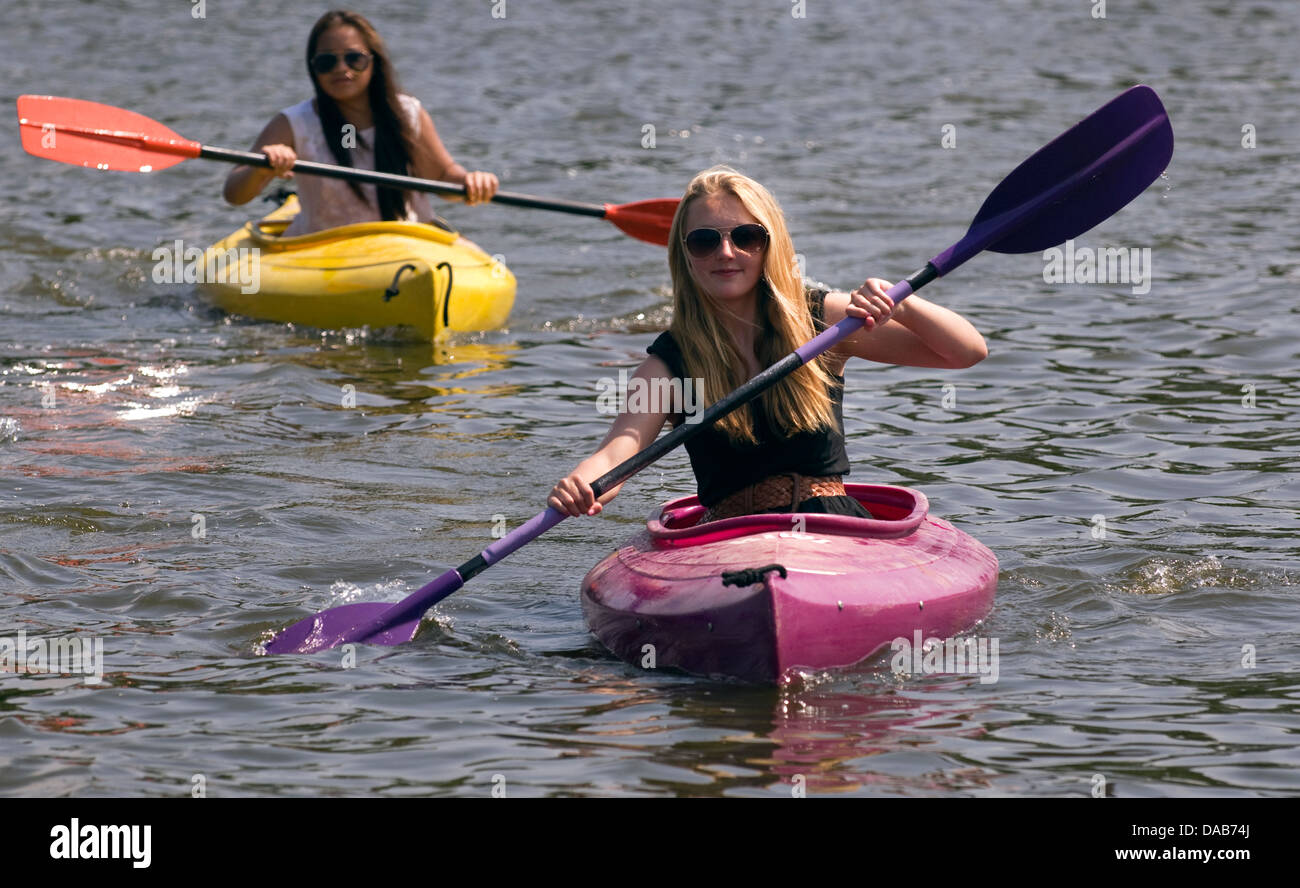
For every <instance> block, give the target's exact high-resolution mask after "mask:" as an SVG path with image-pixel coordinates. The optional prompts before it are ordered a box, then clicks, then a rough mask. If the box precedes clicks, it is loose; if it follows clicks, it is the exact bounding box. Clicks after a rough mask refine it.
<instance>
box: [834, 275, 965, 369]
mask: <svg viewBox="0 0 1300 888" xmlns="http://www.w3.org/2000/svg"><path fill="white" fill-rule="evenodd" d="M889 287H890V284H889V282H888V281H882V280H880V279H879V278H869V279H868V280H867V282H866V283H865V284H863V285H862V286H861V287H859V288H858V289H857V290H854V291H853V292H852V293H830V294H828V295H827V296H826V322H827V323H828V324H834V323H838V322H839V321H842V320H843V319H844V318H845V317H846V316H848V315H852V316H854V317H865V318H867V319H868V321H867V325H866V326H865V327H863V328H862V329H861V330H859V331H858V332H856V333H854V334H853V335H852V336H850V337H848V338H847V339H845V340H843V341H842V342H840V343H839V345H837V346H836V347H835V353H836V354H837V355H839V356H841V357H842V358H846V359H847V358H850V357H854V358H864V359H866V360H868V361H877V362H880V363H882V364H901V365H903V366H908V367H942V368H946V369H959V368H962V367H970V366H972V365H974V364H978V363H979V362H980V361H982V360H984V358H986V357H988V353H989V351H988V346H987V345H986V344H985V342H984V337H983V336H981V335H980V332H979V331H978V330H976V329H975V328H974V327H973V326H972V325H971V323H970V322H969V321H967V320H966V319H965V318H963V317H962V316H961V315H959V314H957V313H956V312H955V311H950V310H949V309H946V308H944V307H942V306H940V305H935V304H934V303H933V302H929V301H928V300H925V299H922V298H921V297H920V296H909V297H907V299H906V300H904V301H903V302H900V303H899V304H898V305H896V306H895V305H891V303H890V301H889V297H887V296H885V290H886V289H888V288H889Z"/></svg>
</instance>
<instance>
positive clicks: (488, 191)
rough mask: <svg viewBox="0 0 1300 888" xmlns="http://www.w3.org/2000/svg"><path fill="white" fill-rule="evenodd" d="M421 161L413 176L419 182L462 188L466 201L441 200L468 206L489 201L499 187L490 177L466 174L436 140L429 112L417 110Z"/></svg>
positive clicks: (495, 178) (416, 165)
mask: <svg viewBox="0 0 1300 888" xmlns="http://www.w3.org/2000/svg"><path fill="white" fill-rule="evenodd" d="M419 141H420V148H421V151H420V157H418V158H417V159H416V161H415V164H414V167H415V168H414V169H413V170H412V172H413V173H414V174H415V175H416V176H418V177H419V178H421V179H434V180H437V181H440V182H452V183H454V184H456V185H464V186H465V190H466V191H467V192H468V194H467V196H466V197H465V198H461V197H459V196H457V195H454V194H453V195H442V198H443V200H464V201H465V202H466V203H469V204H476V203H483V202H484V201H488V200H491V199H492V195H494V194H496V191H497V187H498V185H499V184H500V183H498V181H497V177H496V176H494V175H493V174H492V173H484V172H478V171H475V172H472V173H471V172H468V171H467V170H466V169H465V168H464V167H463V166H461V165H460V164H458V163H456V161H455V160H453V159H452V157H451V152H450V151H448V150H447V146H446V145H443V144H442V139H441V138H439V137H438V130H437V128H436V127H434V125H433V118H432V117H430V116H429V112H428V111H426V110H424V109H423V108H421V109H420V135H419Z"/></svg>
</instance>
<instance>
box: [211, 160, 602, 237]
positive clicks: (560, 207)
mask: <svg viewBox="0 0 1300 888" xmlns="http://www.w3.org/2000/svg"><path fill="white" fill-rule="evenodd" d="M199 157H202V158H206V159H207V160H223V161H225V162H227V163H242V164H247V165H248V166H259V167H267V168H269V167H270V166H271V161H270V160H269V159H268V158H267V156H266V155H265V154H258V153H256V152H254V151H235V150H233V149H230V148H213V147H211V146H208V145H203V146H202V147H201V148H200V149H199ZM293 170H294V172H298V173H307V174H309V175H312V176H325V177H327V178H330V179H351V180H352V181H354V182H366V183H368V184H371V185H384V186H387V187H389V188H403V189H406V190H408V191H427V192H429V193H430V194H458V195H461V196H464V194H465V186H463V185H453V184H452V183H450V182H436V181H434V180H432V179H417V178H416V177H414V176H399V175H397V174H396V173H380V172H376V171H375V170H362V169H357V168H356V167H345V166H336V165H335V164H332V163H316V162H315V161H311V160H298V161H294V164H293ZM492 200H493V201H495V202H496V203H503V204H510V205H511V206H514V207H532V208H534V209H539V210H556V211H558V212H561V213H573V214H574V215H577V216H595V217H596V218H598V219H603V218H605V207H603V206H602V205H600V204H589V203H582V202H580V201H576V200H543V199H542V198H540V197H533V196H532V195H528V194H515V193H513V192H509V191H498V192H497V193H496V194H494V195H492Z"/></svg>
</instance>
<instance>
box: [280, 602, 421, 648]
mask: <svg viewBox="0 0 1300 888" xmlns="http://www.w3.org/2000/svg"><path fill="white" fill-rule="evenodd" d="M395 606H396V605H395V603H393V602H388V603H382V604H376V603H373V602H362V603H359V604H344V605H341V606H339V607H332V608H330V609H329V610H326V611H321V612H320V613H318V614H315V615H313V616H310V617H308V618H307V619H305V620H299V621H298V622H297V623H294V624H293V625H292V626H290V627H288V628H287V629H284V630H283V631H281V632H280V633H278V634H277V635H276V636H275V638H273V639H271V640H270V641H268V642H267V643H266V652H267V653H268V654H311V653H315V652H316V651H323V650H325V649H326V648H332V647H334V646H335V645H337V644H340V643H341V642H344V641H348V640H353V641H359V640H361V639H359V638H356V637H354V636H355V634H356V633H357V631H358V630H360V629H362V628H363V627H365V626H368V625H370V624H372V623H374V622H376V621H377V620H380V619H382V618H383V616H384V614H386V613H388V612H389V611H391V610H392V609H393V608H394V607H395ZM419 625H420V617H419V616H418V615H417V616H416V617H415V619H413V620H407V621H405V622H403V623H399V624H396V625H393V626H389V627H387V630H386V631H385V632H383V633H382V634H380V635H376V636H373V637H370V638H366V639H365V641H366V643H367V644H388V645H393V644H402V643H403V642H407V641H410V640H411V639H412V638H414V637H415V630H416V628H418V627H419Z"/></svg>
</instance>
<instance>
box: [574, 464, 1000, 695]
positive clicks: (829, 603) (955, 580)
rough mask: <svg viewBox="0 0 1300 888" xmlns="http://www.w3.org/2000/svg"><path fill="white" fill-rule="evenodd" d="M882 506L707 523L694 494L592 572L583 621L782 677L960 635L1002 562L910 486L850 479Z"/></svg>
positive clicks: (685, 657) (722, 666)
mask: <svg viewBox="0 0 1300 888" xmlns="http://www.w3.org/2000/svg"><path fill="white" fill-rule="evenodd" d="M845 487H846V489H847V491H848V494H849V496H852V497H854V498H856V499H857V500H858V501H859V502H861V503H862V504H863V505H864V506H866V508H867V510H868V511H870V512H871V514H872V515H873V516H874V518H873V519H866V518H850V517H845V516H841V515H817V514H799V515H791V514H779V513H772V514H763V515H747V516H745V517H743V518H729V519H727V520H724V521H714V522H710V523H708V524H704V525H698V524H697V522H698V521H699V519H700V517H701V516H702V515H703V514H704V511H705V509H704V507H703V506H701V505H700V504H699V501H698V500H697V499H696V497H693V496H690V497H683V498H682V499H676V500H672V501H670V502H668V503H665V504H664V505H663V506H661V507H660V508H659V509H658V510H656V512H655V513H654V514H653V515H652V516H651V517H650V520H649V521H647V522H646V529H645V530H644V531H642V532H640V533H639V534H637V535H636V537H634V538H633V539H632V540H631V542H629V543H627V544H626V545H624V546H623V547H621V548H620V549H618V550H617V551H615V552H614V553H612V554H611V555H609V556H608V557H607V558H605V559H604V560H603V561H601V562H600V563H599V564H597V565H596V566H595V567H594V568H592V570H591V572H590V573H588V574H587V576H586V578H585V579H584V580H583V581H582V609H583V613H584V615H585V616H586V618H587V625H588V626H590V627H591V631H592V632H593V633H594V634H595V636H596V637H597V638H599V639H600V640H601V642H602V643H603V644H604V645H605V647H607V648H609V649H610V651H612V652H613V653H614V654H615V655H617V656H619V657H621V658H623V659H624V660H627V661H628V662H630V663H636V664H638V665H642V666H646V667H653V668H669V667H671V668H676V669H681V670H684V671H686V672H690V673H694V674H696V675H705V676H728V677H733V678H739V679H742V680H745V681H754V682H768V683H771V682H777V681H780V680H782V678H783V677H785V676H787V675H788V674H789V673H791V672H792V671H794V670H798V669H808V670H820V669H827V668H831V667H837V666H850V665H852V664H854V663H857V662H860V661H861V660H864V659H866V658H868V657H870V656H872V655H873V654H874V653H876V652H877V651H878V650H879V649H880V648H881V647H884V646H888V645H889V644H890V643H891V642H892V641H893V640H894V639H895V638H899V637H902V638H905V639H908V640H909V641H910V640H911V639H913V638H914V637H916V636H915V635H914V633H915V632H916V631H918V630H919V631H920V632H921V637H924V638H939V639H947V638H951V637H953V636H955V635H957V634H958V633H960V632H962V631H963V630H965V629H968V628H970V627H971V626H972V625H973V624H974V623H976V622H977V621H978V620H980V619H981V618H983V617H984V616H985V615H986V614H987V613H988V612H989V610H990V609H991V608H992V607H993V594H994V591H995V590H996V588H997V577H998V562H997V558H996V557H994V555H993V553H992V552H990V551H989V550H988V549H987V548H986V547H985V546H983V545H981V544H980V543H979V542H978V541H976V540H975V539H973V538H971V537H970V536H968V535H966V534H964V533H962V532H961V531H960V530H957V529H956V528H954V527H953V526H952V525H951V524H949V523H948V522H946V521H944V520H942V519H940V518H934V517H931V516H929V515H928V514H927V512H928V510H929V502H928V501H927V500H926V498H925V495H924V494H922V493H920V492H918V491H915V490H910V489H908V488H905V487H886V486H880V485H868V484H847V485H845Z"/></svg>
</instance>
